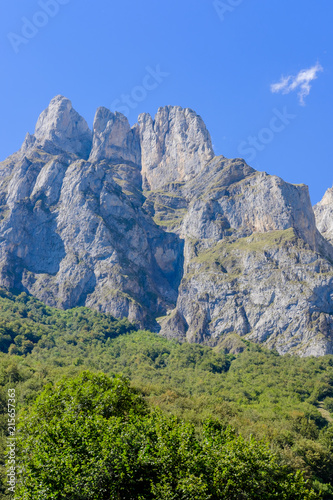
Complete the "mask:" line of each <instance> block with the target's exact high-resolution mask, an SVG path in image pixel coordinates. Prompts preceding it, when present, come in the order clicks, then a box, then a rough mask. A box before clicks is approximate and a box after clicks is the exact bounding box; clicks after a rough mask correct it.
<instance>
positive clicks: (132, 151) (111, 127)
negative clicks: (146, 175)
mask: <svg viewBox="0 0 333 500" xmlns="http://www.w3.org/2000/svg"><path fill="white" fill-rule="evenodd" d="M105 159H106V160H111V161H117V160H120V161H126V162H127V161H129V162H132V163H135V164H137V165H140V163H141V152H140V141H139V137H138V135H137V131H136V128H135V127H134V128H133V129H131V127H130V124H129V122H128V119H127V118H126V116H124V115H123V114H121V113H118V112H117V111H116V112H115V113H112V111H110V110H109V109H107V108H104V107H100V108H98V110H97V112H96V115H95V119H94V126H93V147H92V150H91V154H90V157H89V160H90V161H99V160H105Z"/></svg>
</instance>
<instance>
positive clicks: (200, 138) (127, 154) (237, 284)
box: [0, 96, 333, 356]
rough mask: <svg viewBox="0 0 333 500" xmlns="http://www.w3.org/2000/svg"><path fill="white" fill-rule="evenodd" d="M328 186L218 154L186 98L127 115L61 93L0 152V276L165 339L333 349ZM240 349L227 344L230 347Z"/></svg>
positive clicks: (302, 351) (7, 283) (303, 350)
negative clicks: (313, 186) (80, 108)
mask: <svg viewBox="0 0 333 500" xmlns="http://www.w3.org/2000/svg"><path fill="white" fill-rule="evenodd" d="M332 201H333V195H332V193H331V191H330V190H329V191H328V193H327V194H326V195H325V197H324V199H323V201H322V202H321V204H318V205H317V207H315V212H316V217H317V221H318V227H319V228H320V230H321V232H322V233H323V234H320V233H319V231H318V230H317V228H316V222H315V217H314V212H313V210H312V207H311V204H310V199H309V194H308V190H307V187H306V186H304V185H297V186H296V185H291V184H288V183H286V182H284V181H283V180H282V179H280V178H278V177H275V176H271V175H267V174H266V173H264V172H257V171H255V170H254V169H252V168H251V167H250V166H248V165H247V164H246V163H245V162H244V160H241V159H234V160H229V159H226V158H224V157H214V153H213V150H212V145H211V140H210V136H209V133H208V131H207V129H206V127H205V125H204V123H203V121H202V119H201V118H200V117H199V116H198V115H196V114H195V113H194V112H193V111H192V110H189V109H182V108H180V107H171V106H167V107H165V108H160V109H159V110H158V112H157V115H156V116H155V119H154V120H153V119H152V118H151V117H150V116H149V115H147V114H144V115H140V117H139V120H138V124H136V125H134V126H133V127H130V125H129V123H128V121H127V119H126V118H125V117H124V116H123V115H121V114H120V113H112V112H111V111H109V110H107V109H106V108H99V109H98V110H97V112H96V116H95V120H94V125H93V131H92V132H91V131H90V130H89V127H88V125H87V124H86V122H85V120H84V119H83V118H81V117H80V116H79V115H78V113H77V112H76V111H75V110H74V109H73V108H72V105H71V103H70V101H69V100H68V99H66V98H64V97H61V96H57V97H56V98H54V99H53V100H52V101H51V103H50V105H49V107H48V108H47V109H46V110H45V111H44V112H43V113H42V114H41V116H40V118H39V120H38V122H37V125H36V130H35V133H34V135H29V134H28V135H27V137H26V139H25V141H24V144H23V145H22V148H21V149H20V150H19V151H18V152H17V153H15V154H14V155H12V156H11V157H9V158H8V159H7V160H5V161H4V162H2V163H1V164H0V216H1V220H0V285H1V286H4V287H6V288H9V289H13V290H21V291H22V290H24V291H27V292H29V293H31V294H33V295H34V296H36V297H38V298H39V299H41V300H43V301H45V302H46V303H47V304H49V305H54V306H57V307H62V308H69V307H74V306H78V305H87V306H89V307H92V308H95V309H98V310H100V311H105V312H110V313H111V314H113V315H114V316H116V317H123V316H126V317H128V318H129V319H130V320H131V321H136V322H137V323H138V324H140V325H141V326H142V327H147V328H152V329H155V330H159V329H160V331H161V333H162V334H164V335H166V336H168V337H175V338H178V339H180V340H187V341H189V342H203V343H206V344H209V345H213V346H214V345H219V346H221V348H227V346H228V345H231V346H234V343H235V342H234V339H235V338H236V337H237V336H235V334H238V335H240V336H241V337H244V338H245V339H249V340H252V341H255V342H261V343H264V344H265V345H267V346H268V347H270V348H275V349H277V350H278V351H279V352H280V353H286V352H290V353H295V354H299V355H316V356H318V355H322V354H326V353H333V319H332V318H333V266H332V262H333V248H332V246H331V244H330V242H329V241H328V240H331V241H333V238H332V235H333V223H332V224H331V221H333V217H331V211H332V210H333V203H332ZM232 348H234V347H232Z"/></svg>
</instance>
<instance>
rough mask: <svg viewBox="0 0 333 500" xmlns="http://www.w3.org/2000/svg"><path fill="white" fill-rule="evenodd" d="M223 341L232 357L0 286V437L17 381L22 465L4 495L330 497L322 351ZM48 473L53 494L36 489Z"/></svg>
mask: <svg viewBox="0 0 333 500" xmlns="http://www.w3.org/2000/svg"><path fill="white" fill-rule="evenodd" d="M233 341H234V344H235V345H237V349H234V351H235V352H237V354H231V353H229V354H228V353H225V352H224V351H223V348H222V347H220V350H219V351H218V350H217V349H216V348H215V349H214V348H209V347H206V346H202V345H198V344H188V343H184V344H181V343H179V342H177V341H170V340H167V339H165V338H163V337H161V336H159V335H158V334H155V333H151V332H148V331H142V330H139V331H138V330H137V329H136V327H135V326H133V325H131V324H130V323H129V322H128V320H121V321H118V320H116V319H114V318H112V317H111V316H110V315H107V314H100V313H97V312H94V311H91V310H89V309H87V308H83V307H82V308H75V309H71V310H68V311H62V310H57V309H53V308H51V307H48V306H45V305H44V304H42V303H41V302H39V301H38V300H36V299H34V298H32V297H30V296H28V295H26V294H25V293H23V294H20V295H17V296H15V295H13V294H10V293H8V292H5V291H1V297H0V346H1V351H2V352H1V354H0V360H1V363H0V370H1V371H0V380H1V393H0V397H1V403H2V404H1V407H2V415H1V428H2V429H1V435H2V447H4V443H5V436H6V428H7V425H6V422H7V413H6V411H7V408H6V401H7V390H8V389H9V388H15V390H16V404H17V411H18V415H17V422H18V424H19V432H18V441H19V442H20V443H21V444H20V446H21V448H20V450H21V451H18V452H17V453H18V454H17V459H18V461H19V462H20V464H19V465H20V467H21V466H23V467H24V472H23V474H22V475H21V476H19V477H21V479H20V481H21V482H20V483H19V485H20V486H18V487H17V491H16V495H17V497H16V498H22V499H23V498H25V499H30V498H31V499H32V498H34V499H42V498H43V499H44V498H45V499H46V498H55V499H62V498H73V499H76V498H77V499H79V498H80V499H81V498H86V499H87V500H88V499H94V500H95V499H104V498H105V499H106V498H124V499H125V498H138V499H139V498H141V499H144V498H147V499H149V498H160V499H167V498H168V499H169V498H170V499H171V498H174V499H178V498H179V499H182V498H184V499H206V498H207V499H209V498H211V499H214V498H227V499H228V498H230V499H231V498H235V499H236V498H237V499H238V498H251V499H252V498H253V499H254V498H265V499H266V498H267V499H269V498H279V499H280V498H281V499H283V498H285V499H298V498H299V499H306V498H325V499H330V498H333V489H332V487H331V484H332V481H333V440H332V438H333V356H324V357H320V358H314V357H308V358H298V357H293V356H290V355H285V356H279V355H278V354H277V353H276V352H274V351H269V350H266V349H265V348H263V347H261V346H258V345H256V344H252V343H250V342H244V341H243V340H241V339H240V338H239V337H238V338H237V337H236V336H234V339H233ZM87 370H88V371H89V372H88V373H86V374H85V375H83V374H82V372H86V371H87ZM102 373H104V374H105V375H107V377H104V376H103V375H102ZM94 374H96V375H94ZM115 374H120V375H122V376H120V378H119V377H118V376H116V377H115ZM75 377H76V378H75ZM103 377H104V378H103ZM108 377H111V378H108ZM126 380H129V383H127V382H126ZM117 381H118V382H117ZM103 384H104V385H105V391H104V390H102V389H101V388H102V387H104V385H103ZM114 384H116V385H117V384H118V385H117V387H119V388H120V389H119V391H118V392H117V390H116V391H115V390H114ZM45 388H46V389H45ZM43 390H44V392H43V393H42V391H43ZM108 391H111V392H110V394H111V395H112V394H113V396H112V397H114V398H116V399H115V400H112V401H113V403H112V401H111V403H112V404H111V403H110V401H109V400H107V398H104V394H108ZM41 393H42V395H41ZM123 393H124V394H127V396H126V398H127V399H126V398H125V400H126V401H127V402H126V404H125V405H124V406H121V408H120V410H119V412H118V413H117V412H116V413H114V412H113V410H112V411H111V410H110V408H111V407H112V408H115V405H116V406H117V404H120V403H119V401H120V402H121V401H123V399H122V396H121V395H122V394H123ZM71 394H72V396H71ZM71 397H72V402H75V401H76V403H75V404H74V403H73V404H69V403H68V402H69V401H70V400H71ZM110 397H111V396H110ZM36 398H37V400H36ZM80 398H81V399H80ZM119 398H120V399H119ZM55 401H58V402H59V401H60V403H61V404H60V406H59V408H58V409H55V410H54V413H52V411H53V410H52V411H51V410H50V408H56V407H57V405H54V402H55ZM80 401H81V402H80ZM87 401H91V404H90V405H88V406H89V408H88V407H85V406H84V404H85V403H84V402H87ZM133 401H134V402H133ZM138 402H139V403H138ZM83 403H84V404H83ZM76 404H78V405H79V409H78V408H77V407H76V406H75V405H76ZM52 405H53V406H52ZM80 405H81V406H80ZM112 405H113V406H112ZM138 405H139V406H138ZM48 408H49V410H48ZM108 412H109V413H108ZM110 412H111V413H110ZM78 415H79V416H78ZM80 419H81V420H80ZM80 422H81V424H82V425H81V424H80ZM122 422H123V423H122ZM79 424H80V425H79ZM124 426H125V427H124ZM98 428H100V431H101V433H100V434H99V433H98ZM52 429H53V431H54V432H55V433H56V432H58V435H57V436H53V438H54V440H53V442H52V446H51V445H50V443H49V442H48V440H49V437H50V432H51V430H52ZM56 429H58V430H57V431H56ZM161 429H162V430H163V432H162V431H161ZM53 431H52V432H53ZM81 431H82V432H81ZM124 432H125V434H126V432H128V433H129V434H128V436H132V437H131V438H130V437H127V438H126V439H125V438H124V436H125V434H123V433H124ZM112 436H113V437H112ZM162 438H163V439H162ZM73 439H74V441H73ZM75 440H76V441H75ZM161 440H162V441H163V442H162V441H161ZM74 442H76V443H81V444H77V446H76V445H74V444H73V443H74ZM98 442H100V443H101V446H100V447H97V448H96V445H95V444H96V443H98ZM138 442H140V443H146V445H145V446H144V447H143V448H142V447H140V446H141V445H140V446H139V445H138ZM94 443H95V444H94ZM112 443H117V446H116V450H117V451H116V452H115V453H116V455H114V454H112V453H113V452H112V453H111V451H112V450H113V449H114V445H113V444H112ZM81 445H82V446H83V448H80V446H81ZM50 446H51V447H50ZM122 446H123V448H122ZM29 450H30V451H29ZM73 450H74V455H73ZM3 451H4V450H3ZM99 453H100V454H99ZM117 453H118V454H117ZM203 455H204V456H205V457H206V459H205V460H203ZM1 456H2V468H3V476H2V477H3V481H4V472H5V471H4V467H3V465H4V454H3V453H1ZM52 457H53V458H52ZM69 457H72V458H71V459H70V460H69ZM87 457H90V458H89V459H88V458H87ZM124 457H127V458H126V460H125V458H124ZM168 460H169V461H168ZM179 460H180V461H181V463H182V464H183V465H182V467H180V468H179V469H177V468H176V463H178V462H179ZM177 461H178V462H177ZM42 463H45V464H46V465H45V467H46V469H43V467H41V464H42ZM64 463H65V464H67V466H68V467H69V469H70V470H69V472H68V476H66V475H64V471H63V470H62V469H61V468H62V467H63V465H64ZM162 463H164V464H169V465H168V466H169V467H170V470H169V473H168V472H167V466H166V465H165V467H164V468H163V467H161V464H162ZM94 464H95V465H94ZM96 464H97V465H96ZM95 466H96V467H97V468H96V467H95ZM117 467H118V469H117ZM172 468H175V470H174V474H172V475H173V478H171V476H170V474H171V472H170V471H171V470H172ZM176 469H177V470H176ZM50 470H52V471H53V472H52V475H51V476H52V477H53V479H54V481H53V479H52V481H53V482H52V484H51V483H50V484H48V485H47V488H53V490H52V495H53V496H51V490H49V493H47V494H46V493H45V492H44V493H42V489H43V488H44V487H46V486H45V484H46V483H45V481H47V477H50V474H49V472H50ZM110 470H113V471H114V470H118V472H119V474H118V473H117V474H118V475H117V478H116V476H112V474H111V473H110V474H109V475H108V473H107V472H105V471H110ZM147 470H150V475H149V476H147ZM297 471H301V476H300V475H299V472H297ZM168 474H169V475H168ZM66 477H67V478H68V482H67V483H66V480H65V479H64V478H66ZM96 477H98V478H99V479H98V480H97V479H96ZM112 477H113V479H112ZM144 477H146V479H145V481H146V482H144V483H141V481H142V480H143V479H142V478H144ZM89 478H90V479H89ZM126 478H127V479H126ZM129 478H131V481H129ZM140 478H141V479H140ZM64 481H65V484H64ZM89 481H90V482H89ZM44 483H45V484H44ZM125 483H126V484H129V483H130V484H131V487H130V489H129V490H126V488H125V486H124V484H125ZM38 484H39V485H42V486H41V490H38V487H39V486H38ZM60 484H63V485H64V488H60V487H59V485H60ZM89 484H90V486H91V488H90V489H89ZM80 485H81V486H80ZM147 485H149V488H150V489H149V488H148V486H147ZM230 485H234V486H233V487H231V486H230ZM36 488H37V489H36ZM78 488H79V489H80V488H82V491H81V493H82V492H85V493H82V494H83V496H82V495H81V493H80V495H81V496H75V495H78V494H79V493H78ZM103 488H104V489H103ZM112 488H114V489H112ZM117 488H118V489H117ZM124 488H125V489H124ZM147 488H148V489H147ZM237 488H238V489H237ZM311 488H312V489H313V490H314V491H315V492H316V493H314V492H312V493H311V492H310V490H311ZM44 489H45V488H44ZM45 491H46V490H45ZM75 491H76V492H77V493H74V492H75ZM320 492H321V493H320ZM269 494H271V495H275V496H269ZM1 495H2V496H1V497H0V498H4V499H5V498H7V496H6V493H5V483H4V482H3V483H2V493H1ZM43 495H44V496H43ZM45 495H48V496H45ZM112 495H113V496H112ZM117 495H118V496H117ZM258 495H259V496H258ZM260 495H261V496H260ZM320 495H321V496H320ZM8 498H9V497H8Z"/></svg>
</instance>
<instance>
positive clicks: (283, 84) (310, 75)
mask: <svg viewBox="0 0 333 500" xmlns="http://www.w3.org/2000/svg"><path fill="white" fill-rule="evenodd" d="M319 71H323V68H322V66H321V65H320V64H319V62H317V63H316V64H315V65H314V66H312V67H311V68H309V69H302V70H301V71H300V72H299V73H298V74H297V75H296V76H292V75H290V76H283V77H282V78H281V80H280V81H279V82H277V83H272V85H271V91H272V92H275V93H276V92H282V94H289V92H292V91H293V90H296V89H297V90H298V93H297V95H298V98H299V102H300V104H301V105H302V106H304V105H305V102H304V99H305V98H306V96H308V95H309V94H310V90H311V85H310V84H311V82H312V81H313V80H315V79H316V78H317V73H319Z"/></svg>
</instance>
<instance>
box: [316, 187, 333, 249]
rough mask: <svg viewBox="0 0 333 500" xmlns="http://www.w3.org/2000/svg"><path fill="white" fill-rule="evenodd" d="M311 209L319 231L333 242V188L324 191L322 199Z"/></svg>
mask: <svg viewBox="0 0 333 500" xmlns="http://www.w3.org/2000/svg"><path fill="white" fill-rule="evenodd" d="M313 209H314V213H315V216H316V222H317V227H318V229H319V231H320V232H321V234H322V235H323V236H324V237H325V238H326V239H327V240H328V241H329V242H330V243H333V188H329V189H328V190H327V191H326V193H325V194H324V196H323V199H322V200H321V201H320V202H319V203H317V205H315V206H314V207H313Z"/></svg>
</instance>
